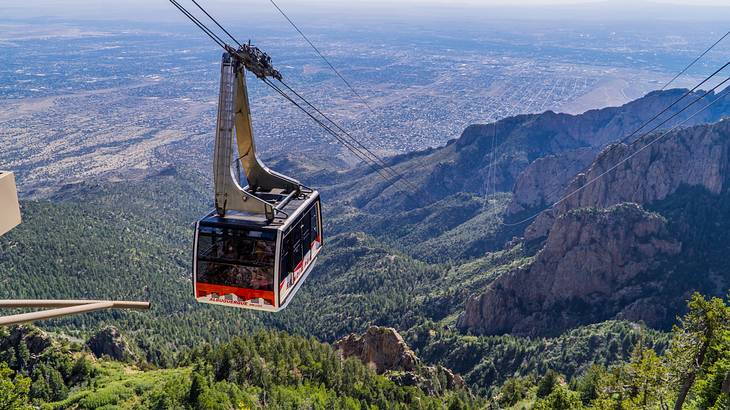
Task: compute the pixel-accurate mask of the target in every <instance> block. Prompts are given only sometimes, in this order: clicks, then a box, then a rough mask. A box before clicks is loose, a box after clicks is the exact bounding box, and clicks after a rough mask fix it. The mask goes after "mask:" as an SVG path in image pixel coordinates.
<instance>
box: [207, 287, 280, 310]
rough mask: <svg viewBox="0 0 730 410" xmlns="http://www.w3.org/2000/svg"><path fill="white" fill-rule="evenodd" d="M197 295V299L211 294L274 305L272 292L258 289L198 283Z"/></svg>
mask: <svg viewBox="0 0 730 410" xmlns="http://www.w3.org/2000/svg"><path fill="white" fill-rule="evenodd" d="M197 290H198V294H197V297H205V296H208V295H210V294H212V293H216V294H218V295H221V296H222V295H231V294H232V295H236V296H238V297H239V298H241V299H243V300H252V299H258V298H261V299H263V300H265V301H267V302H269V303H270V304H272V305H275V304H276V303H275V301H274V292H273V291H270V290H259V289H247V288H237V287H235V286H225V285H212V284H210V283H202V282H198V284H197Z"/></svg>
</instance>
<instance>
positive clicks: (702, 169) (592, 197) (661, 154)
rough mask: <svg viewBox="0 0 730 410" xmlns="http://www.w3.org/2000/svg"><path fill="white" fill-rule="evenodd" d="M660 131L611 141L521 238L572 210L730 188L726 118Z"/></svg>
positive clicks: (538, 233) (541, 231)
mask: <svg viewBox="0 0 730 410" xmlns="http://www.w3.org/2000/svg"><path fill="white" fill-rule="evenodd" d="M661 135H662V134H652V135H648V136H646V137H644V138H642V139H641V140H640V141H638V142H637V143H636V144H634V145H633V146H627V145H623V144H621V145H613V146H610V147H608V148H606V149H605V150H603V152H602V153H601V154H600V155H599V156H598V157H597V158H596V160H595V161H594V162H593V163H592V164H591V166H590V168H589V169H588V171H587V172H585V173H581V174H578V175H577V176H575V177H574V179H573V181H572V182H571V183H570V185H569V186H568V188H567V189H566V190H565V191H564V194H565V193H571V192H573V191H577V192H576V193H575V194H574V195H572V196H570V197H569V198H567V199H566V200H565V201H563V202H561V203H560V204H558V205H557V206H556V207H555V208H554V210H553V211H551V212H545V213H543V214H542V215H540V216H539V217H538V218H537V219H536V220H535V222H534V223H532V224H531V225H530V226H529V227H528V228H527V229H526V231H525V238H526V239H528V240H533V239H537V238H540V237H546V236H547V234H548V232H549V230H550V229H551V227H552V226H553V223H554V221H555V218H556V216H558V215H561V214H564V213H566V212H568V211H569V210H571V209H577V208H582V207H598V208H605V207H608V206H611V205H615V204H618V203H622V202H635V203H638V204H651V203H652V202H654V201H658V200H662V199H664V198H666V197H668V196H669V195H671V194H673V193H674V192H676V191H677V190H678V189H679V188H680V187H681V186H700V187H704V188H705V189H707V190H708V191H709V192H711V193H714V194H720V193H722V192H724V191H726V190H727V189H728V186H730V120H723V121H720V122H718V123H716V124H712V125H698V126H694V127H689V128H684V129H680V130H677V131H673V132H671V133H669V134H666V135H664V136H661ZM660 136H661V137H660ZM652 141H654V142H652ZM587 183H588V184H587ZM586 184H587V185H586ZM584 185H586V186H585V187H583V186H584ZM581 187H583V188H581ZM579 188H581V189H580V190H579Z"/></svg>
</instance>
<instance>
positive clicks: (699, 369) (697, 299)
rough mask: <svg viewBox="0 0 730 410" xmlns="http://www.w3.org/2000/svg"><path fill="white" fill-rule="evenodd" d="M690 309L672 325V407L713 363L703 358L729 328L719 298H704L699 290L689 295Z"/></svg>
mask: <svg viewBox="0 0 730 410" xmlns="http://www.w3.org/2000/svg"><path fill="white" fill-rule="evenodd" d="M688 306H689V312H687V314H686V315H685V316H684V317H683V318H682V319H681V321H680V325H679V326H675V328H674V330H673V337H672V341H671V345H670V349H669V354H668V356H669V361H670V363H671V368H672V372H673V374H674V377H675V379H676V380H677V382H678V384H679V389H678V393H677V399H676V401H675V404H674V408H675V410H680V409H681V408H682V406H683V405H684V402H685V400H686V399H687V396H688V394H689V392H690V390H691V389H692V386H693V385H694V383H695V380H697V378H698V377H700V376H703V375H704V374H705V373H706V371H707V369H708V368H709V367H710V366H711V365H712V364H713V363H712V362H711V361H710V360H706V359H707V356H708V352H709V351H710V350H711V348H713V346H715V345H717V344H718V343H722V341H723V339H724V336H725V335H726V334H727V332H728V331H730V308H728V306H726V305H725V302H724V301H723V300H722V299H720V298H712V299H710V300H706V299H705V298H704V297H703V296H702V295H700V294H699V293H695V294H693V295H692V297H691V298H690V301H689V304H688Z"/></svg>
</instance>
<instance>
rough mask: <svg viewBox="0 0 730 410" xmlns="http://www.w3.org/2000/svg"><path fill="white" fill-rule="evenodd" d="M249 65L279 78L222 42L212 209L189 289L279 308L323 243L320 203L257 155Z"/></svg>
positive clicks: (208, 297) (211, 298)
mask: <svg viewBox="0 0 730 410" xmlns="http://www.w3.org/2000/svg"><path fill="white" fill-rule="evenodd" d="M246 70H248V71H250V72H251V73H253V74H254V75H256V77H258V78H260V79H263V80H265V79H266V77H272V78H276V79H279V80H280V79H281V74H280V73H279V72H278V71H277V70H275V69H274V68H273V67H272V66H271V59H270V58H269V57H268V56H267V55H266V54H265V53H263V52H262V51H260V50H259V49H258V48H256V47H253V46H251V45H250V44H243V45H241V46H240V47H239V48H237V49H234V48H232V47H230V46H226V51H225V52H224V53H223V58H222V62H221V81H220V92H219V99H218V119H217V127H216V136H215V148H214V153H213V179H214V181H213V182H214V190H215V209H214V210H213V211H211V212H210V213H209V214H208V215H206V216H205V217H203V218H202V219H201V220H199V221H198V222H197V223H196V225H195V238H194V249H193V287H194V293H195V299H196V300H197V301H198V302H203V303H212V304H219V305H225V306H234V307H239V308H246V309H256V310H264V311H269V312H276V311H279V310H281V309H284V308H285V307H286V306H287V305H288V304H289V302H291V300H292V298H293V297H294V294H295V293H296V292H297V290H299V288H300V287H301V286H302V283H303V282H304V280H305V279H306V278H307V276H308V275H309V273H310V272H311V271H312V268H313V266H314V263H315V261H316V260H317V256H318V255H319V253H320V251H321V249H322V245H323V239H322V209H321V205H320V199H319V193H318V192H317V191H315V190H312V189H309V188H307V187H305V186H304V185H302V184H301V183H300V182H299V181H297V180H295V179H292V178H289V177H287V176H284V175H282V174H279V173H277V172H274V171H272V170H271V169H269V168H267V167H266V166H265V165H264V164H263V163H262V162H261V161H260V160H259V158H258V157H257V156H256V145H255V143H254V136H253V129H252V125H251V111H250V108H249V98H248V91H247V88H246ZM234 137H235V140H236V145H235V147H234V143H233V140H234ZM234 148H235V150H234ZM241 171H243V173H244V174H245V183H244V178H242V177H241Z"/></svg>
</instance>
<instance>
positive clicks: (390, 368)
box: [334, 326, 466, 394]
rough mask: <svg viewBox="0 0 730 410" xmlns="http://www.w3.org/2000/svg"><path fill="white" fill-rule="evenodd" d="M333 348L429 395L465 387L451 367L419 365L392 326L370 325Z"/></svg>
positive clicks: (416, 358) (398, 382) (400, 383)
mask: <svg viewBox="0 0 730 410" xmlns="http://www.w3.org/2000/svg"><path fill="white" fill-rule="evenodd" d="M334 347H335V349H336V350H337V351H338V352H339V354H340V355H342V357H344V358H349V357H355V358H358V359H360V361H362V362H363V363H365V364H367V365H369V366H371V367H372V368H373V369H374V370H375V371H376V372H377V373H379V374H384V375H385V376H386V377H388V378H390V379H391V380H393V381H394V382H396V383H397V384H399V385H401V386H416V387H419V388H421V389H422V390H424V391H426V392H427V393H429V394H439V393H440V392H442V391H444V390H447V389H448V390H454V389H466V383H464V380H463V379H462V378H461V377H460V376H459V375H457V374H454V373H453V372H452V371H451V370H449V369H447V368H445V367H443V366H440V365H436V366H426V365H424V364H422V363H421V361H420V359H419V358H418V356H416V354H415V353H414V352H413V350H411V348H410V347H408V344H406V342H405V341H404V340H403V337H402V336H401V335H400V333H398V331H396V330H395V329H393V328H392V327H380V326H370V327H369V328H368V329H367V331H365V333H363V334H362V335H357V334H350V335H348V336H345V337H344V338H342V339H340V340H338V341H337V342H336V343H335V345H334ZM441 381H445V382H446V384H445V385H442V382H441Z"/></svg>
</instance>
